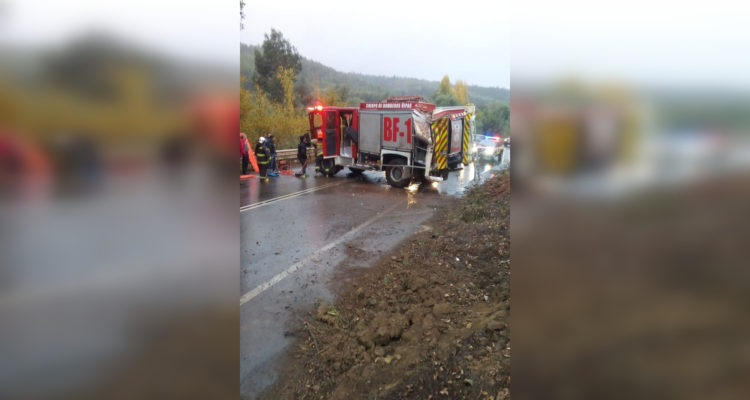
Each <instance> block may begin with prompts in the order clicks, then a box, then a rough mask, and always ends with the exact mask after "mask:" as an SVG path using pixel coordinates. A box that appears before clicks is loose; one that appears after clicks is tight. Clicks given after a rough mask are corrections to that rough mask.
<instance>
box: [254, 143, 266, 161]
mask: <svg viewBox="0 0 750 400" xmlns="http://www.w3.org/2000/svg"><path fill="white" fill-rule="evenodd" d="M255 157H256V158H257V159H258V164H268V149H267V148H266V146H264V145H263V143H258V144H256V145H255Z"/></svg>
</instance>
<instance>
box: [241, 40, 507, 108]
mask: <svg viewBox="0 0 750 400" xmlns="http://www.w3.org/2000/svg"><path fill="white" fill-rule="evenodd" d="M257 48H258V46H252V45H246V44H242V45H241V46H240V73H241V74H242V76H245V77H247V78H248V79H247V80H246V81H245V83H244V87H245V88H246V89H248V90H252V88H253V86H254V82H253V79H252V77H253V75H254V74H255V49H257ZM300 59H301V63H302V70H301V71H299V73H297V80H296V82H295V85H294V92H295V99H294V100H295V106H296V107H304V106H308V105H310V104H312V103H313V101H314V100H316V99H318V98H320V97H321V96H323V94H324V93H325V92H326V90H329V89H331V88H335V87H336V86H339V87H340V86H347V87H348V88H349V92H348V94H347V97H346V98H343V99H342V100H341V101H343V102H344V103H345V104H347V105H352V106H356V105H359V103H361V102H363V101H382V100H383V99H385V98H386V97H388V96H406V95H421V96H424V97H425V98H430V97H431V96H432V95H433V94H434V93H435V92H437V91H438V90H439V88H440V82H439V81H428V80H425V79H416V78H402V77H397V76H377V75H364V74H358V73H353V72H348V73H345V72H339V71H336V70H335V69H333V68H331V67H328V66H325V65H323V64H321V63H319V62H317V61H313V60H310V59H307V58H304V57H300ZM468 95H469V99H470V100H471V102H472V103H474V104H475V105H477V106H482V105H486V104H488V103H491V102H493V101H504V102H507V101H509V98H510V91H508V89H501V88H498V87H482V86H476V85H468ZM456 104H458V103H453V104H451V105H456Z"/></svg>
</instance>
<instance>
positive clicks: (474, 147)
mask: <svg viewBox="0 0 750 400" xmlns="http://www.w3.org/2000/svg"><path fill="white" fill-rule="evenodd" d="M471 152H472V153H476V152H477V145H472V146H471Z"/></svg>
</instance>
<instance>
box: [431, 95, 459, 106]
mask: <svg viewBox="0 0 750 400" xmlns="http://www.w3.org/2000/svg"><path fill="white" fill-rule="evenodd" d="M432 102H433V103H435V105H436V106H438V107H445V106H455V105H458V104H459V103H458V99H457V98H456V96H454V95H453V93H446V94H440V93H437V94H435V95H433V96H432Z"/></svg>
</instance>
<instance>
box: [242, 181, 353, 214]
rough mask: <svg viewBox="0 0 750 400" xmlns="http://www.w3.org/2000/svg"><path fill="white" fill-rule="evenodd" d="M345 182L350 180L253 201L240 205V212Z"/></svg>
mask: <svg viewBox="0 0 750 400" xmlns="http://www.w3.org/2000/svg"><path fill="white" fill-rule="evenodd" d="M347 182H351V181H349V180H347V181H341V182H334V183H327V184H325V185H320V186H316V187H313V188H309V189H305V190H300V191H299V192H294V193H289V194H285V195H283V196H279V197H274V198H272V199H268V200H263V201H259V202H257V203H253V204H250V205H246V206H242V207H240V212H243V211H247V210H252V209H253V208H258V207H263V206H266V205H269V204H271V203H275V202H277V201H281V200H286V199H291V198H293V197H297V196H302V195H303V194H308V193H312V192H316V191H318V190H323V189H326V188H329V187H334V186H338V185H342V184H344V183H347Z"/></svg>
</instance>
